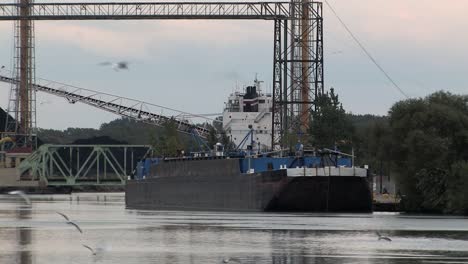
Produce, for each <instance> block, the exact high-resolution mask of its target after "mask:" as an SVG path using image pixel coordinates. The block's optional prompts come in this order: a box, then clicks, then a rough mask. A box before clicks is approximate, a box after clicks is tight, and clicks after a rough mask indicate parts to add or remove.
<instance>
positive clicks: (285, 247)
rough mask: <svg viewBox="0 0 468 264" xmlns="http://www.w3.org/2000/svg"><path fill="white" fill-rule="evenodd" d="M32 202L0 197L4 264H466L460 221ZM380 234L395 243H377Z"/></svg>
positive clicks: (76, 200)
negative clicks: (228, 259) (236, 263)
mask: <svg viewBox="0 0 468 264" xmlns="http://www.w3.org/2000/svg"><path fill="white" fill-rule="evenodd" d="M32 200H33V204H32V208H30V209H28V208H25V207H24V206H22V204H21V201H20V200H19V199H18V198H17V197H12V196H0V263H2V264H3V263H21V264H32V263H47V264H56V263H111V264H120V263H125V264H136V263H222V260H223V258H226V257H231V258H237V259H239V260H240V262H241V263H278V264H279V263H281V264H302V263H314V264H318V263H468V218H462V217H440V216H406V215H399V214H389V213H375V214H272V213H214V212H185V211H139V210H126V209H125V205H124V203H125V202H124V194H120V193H119V194H103V193H99V194H89V193H88V194H73V195H51V196H43V195H42V196H32ZM57 211H59V212H62V213H65V214H67V215H68V216H69V217H70V218H71V219H72V220H74V221H75V222H76V223H77V224H79V226H80V227H81V228H82V229H83V234H80V233H79V232H78V231H77V230H76V229H74V227H73V226H71V225H67V224H66V223H65V221H64V219H63V218H62V217H61V216H60V215H58V214H57V213H56V212H57ZM376 230H378V231H380V232H381V233H382V234H384V235H387V236H389V237H390V238H391V239H392V240H393V241H392V242H387V241H382V240H381V241H378V239H377V236H376V234H375V231H376ZM82 244H86V245H89V246H91V247H92V248H95V249H96V251H97V252H98V253H97V254H96V255H95V256H93V255H92V254H91V252H90V251H89V250H88V249H86V248H84V247H83V246H82ZM230 263H231V262H230ZM232 263H233V262H232Z"/></svg>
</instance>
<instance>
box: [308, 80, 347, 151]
mask: <svg viewBox="0 0 468 264" xmlns="http://www.w3.org/2000/svg"><path fill="white" fill-rule="evenodd" d="M316 106H317V111H312V123H311V125H310V126H309V127H310V129H309V134H310V143H311V144H312V145H313V146H315V147H319V148H323V147H327V148H332V147H333V146H335V145H336V144H337V143H338V142H352V139H353V131H354V130H353V125H352V124H351V121H350V120H349V119H348V116H347V115H346V111H345V110H344V109H343V105H342V104H341V103H340V101H339V99H338V95H337V94H335V90H334V89H333V88H330V92H326V93H324V94H321V95H318V96H317V98H316Z"/></svg>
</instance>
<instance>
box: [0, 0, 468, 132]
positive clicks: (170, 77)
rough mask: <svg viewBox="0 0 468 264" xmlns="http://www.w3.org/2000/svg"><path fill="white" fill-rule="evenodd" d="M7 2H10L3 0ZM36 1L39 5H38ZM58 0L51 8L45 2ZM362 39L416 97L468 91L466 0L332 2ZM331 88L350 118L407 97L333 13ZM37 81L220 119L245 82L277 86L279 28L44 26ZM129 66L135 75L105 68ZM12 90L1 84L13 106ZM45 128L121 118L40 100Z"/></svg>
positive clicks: (328, 16) (329, 19) (8, 36)
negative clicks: (275, 32)
mask: <svg viewBox="0 0 468 264" xmlns="http://www.w3.org/2000/svg"><path fill="white" fill-rule="evenodd" d="M2 2H11V1H9V0H8V1H4V0H2ZM36 2H41V1H39V0H37V1H36ZM43 2H52V1H43ZM329 2H330V3H331V4H332V5H333V6H334V8H335V9H336V11H337V12H338V13H339V14H340V16H341V17H342V19H343V20H344V21H345V22H346V23H347V25H348V26H349V27H350V28H351V30H352V31H353V32H354V33H355V35H356V36H357V37H358V38H359V39H360V40H361V42H362V43H363V44H364V45H365V46H366V47H367V49H368V50H369V51H370V52H371V53H372V54H373V55H374V57H375V58H376V59H377V60H378V61H379V62H380V64H381V65H382V66H383V67H384V68H385V69H386V71H387V72H388V73H389V74H390V75H391V76H392V77H393V79H394V80H395V81H396V82H397V83H398V84H399V85H400V87H401V88H402V89H403V90H404V91H405V93H407V94H408V95H410V96H412V97H422V96H425V95H428V94H430V93H432V92H434V91H436V90H447V91H450V92H453V93H457V94H464V93H466V91H468V90H467V88H468V34H467V33H466V32H467V30H468V18H467V17H466V15H465V12H466V10H468V1H466V0H451V1H446V2H445V1H438V0H424V1H423V0H395V1H388V0H359V1H358V0H329ZM324 24H325V27H324V39H325V42H324V45H325V85H326V87H327V88H329V87H330V86H333V87H334V88H335V90H336V91H337V92H338V94H339V95H340V98H341V101H342V102H343V104H344V107H345V109H346V110H347V111H349V112H353V113H360V114H365V113H370V114H378V115H383V114H386V113H387V111H388V110H389V108H390V107H391V105H392V104H393V103H395V102H396V101H398V100H401V99H404V97H403V96H402V95H401V94H400V93H399V92H398V91H397V90H396V89H395V88H394V87H393V86H392V85H391V84H390V83H389V82H388V80H387V79H386V78H385V77H384V76H383V75H382V74H381V73H380V72H379V71H378V69H377V68H376V67H375V66H374V65H373V64H372V63H371V62H370V61H369V59H368V58H367V57H366V56H365V55H364V53H363V52H362V51H361V50H360V49H359V48H358V46H357V45H356V44H355V43H354V42H353V41H352V39H351V37H350V36H349V35H348V34H347V32H346V31H345V30H344V29H343V27H342V26H341V25H340V24H339V22H338V20H337V19H336V18H335V17H334V15H333V14H332V13H331V12H330V10H329V9H328V8H327V7H326V6H325V13H324ZM35 25H36V67H37V70H36V75H37V76H38V77H41V78H46V79H51V80H55V81H60V82H64V83H68V84H73V85H76V86H79V87H83V88H89V89H94V90H99V91H103V92H107V93H111V94H116V95H121V96H126V97H130V98H135V99H140V100H144V101H148V102H152V103H155V104H159V105H164V106H168V107H172V108H175V109H180V110H183V111H187V112H191V113H217V112H222V108H223V105H224V102H225V100H226V98H227V96H228V94H229V93H230V92H232V90H233V89H234V87H235V86H236V83H238V84H239V85H240V86H242V85H247V84H251V83H252V80H253V79H254V77H255V74H256V73H258V75H259V78H260V79H262V80H264V81H265V86H266V87H268V88H269V87H270V86H271V80H272V55H273V50H272V49H273V45H272V44H273V42H272V40H273V23H272V22H271V21H216V20H214V21H199V20H192V21H189V20H185V21H170V20H164V21H154V20H152V21H99V22H96V21H41V22H36V24H35ZM12 40H13V36H12V23H11V22H0V41H1V43H2V45H1V46H0V64H2V65H7V66H8V65H10V61H11V57H12V52H11V51H12ZM119 60H127V61H129V62H130V70H129V71H120V72H115V71H113V70H112V69H111V68H106V67H102V66H98V65H97V64H98V63H99V62H102V61H119ZM8 92H9V85H6V84H0V106H1V107H3V108H6V106H7V99H8ZM37 108H38V109H37V111H38V115H37V116H38V117H37V119H38V126H39V127H43V128H58V129H64V128H67V127H96V128H97V127H99V125H100V124H101V123H103V122H108V121H110V120H113V119H115V118H116V116H114V115H112V114H110V113H106V112H103V111H100V110H97V109H94V108H90V107H89V106H86V105H80V104H74V105H70V104H68V103H67V102H66V101H65V100H64V99H62V98H58V97H53V96H47V95H44V94H40V93H39V94H38V106H37Z"/></svg>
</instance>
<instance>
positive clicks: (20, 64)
mask: <svg viewBox="0 0 468 264" xmlns="http://www.w3.org/2000/svg"><path fill="white" fill-rule="evenodd" d="M32 3H33V0H16V4H17V9H18V10H17V12H18V14H20V15H21V16H28V15H29V12H30V8H29V5H30V4H32ZM13 23H14V51H13V52H14V54H13V57H14V58H13V68H12V72H11V74H12V78H13V79H15V80H16V82H15V83H12V84H11V88H10V95H9V101H8V110H7V113H8V114H7V117H6V123H5V130H4V133H3V135H2V136H3V137H10V138H12V139H13V141H14V142H15V147H16V148H17V149H21V150H23V151H32V149H34V148H35V147H36V144H37V137H36V135H35V133H36V93H35V90H34V89H32V85H33V84H34V83H35V55H34V42H35V41H34V20H29V19H21V20H15V21H14V22H13Z"/></svg>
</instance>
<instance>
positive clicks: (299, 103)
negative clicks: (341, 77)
mask: <svg viewBox="0 0 468 264" xmlns="http://www.w3.org/2000/svg"><path fill="white" fill-rule="evenodd" d="M292 3H293V7H294V8H293V9H292V10H291V12H292V13H291V16H292V18H291V19H290V20H275V45H274V64H273V83H274V89H273V97H274V105H273V133H272V136H273V139H272V145H273V148H279V147H282V148H285V147H288V145H290V144H291V143H292V142H291V140H297V139H299V140H301V137H303V136H304V135H306V134H307V133H308V129H309V124H310V122H311V121H312V120H311V111H315V110H317V109H316V108H317V107H316V105H315V98H316V97H317V96H318V95H319V94H321V93H323V17H322V10H323V9H322V3H318V2H311V1H308V0H292ZM288 23H289V24H288Z"/></svg>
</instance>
